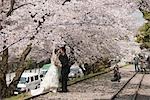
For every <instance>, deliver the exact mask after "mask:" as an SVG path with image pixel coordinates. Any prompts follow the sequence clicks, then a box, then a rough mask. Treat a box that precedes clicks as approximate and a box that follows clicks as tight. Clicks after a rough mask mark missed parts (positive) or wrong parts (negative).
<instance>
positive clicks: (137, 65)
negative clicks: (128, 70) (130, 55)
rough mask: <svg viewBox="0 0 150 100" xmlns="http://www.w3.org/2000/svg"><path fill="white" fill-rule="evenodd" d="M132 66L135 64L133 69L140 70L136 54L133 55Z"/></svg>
mask: <svg viewBox="0 0 150 100" xmlns="http://www.w3.org/2000/svg"><path fill="white" fill-rule="evenodd" d="M133 60H134V66H135V71H140V68H139V57H138V55H135V57H134V59H133Z"/></svg>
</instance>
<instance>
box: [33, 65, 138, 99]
mask: <svg viewBox="0 0 150 100" xmlns="http://www.w3.org/2000/svg"><path fill="white" fill-rule="evenodd" d="M133 68H134V67H133V66H127V67H124V68H121V69H120V71H121V75H122V79H121V82H111V81H110V80H111V78H112V76H113V73H112V72H110V73H107V74H104V75H101V76H97V77H94V78H92V79H89V80H86V81H83V82H80V83H78V84H74V85H72V86H70V87H68V89H69V91H70V92H68V93H48V94H46V95H43V96H39V97H37V98H35V99H34V100H100V99H110V98H111V97H112V95H113V94H114V93H115V92H116V91H118V89H119V88H120V87H121V86H122V85H123V84H125V82H126V81H127V80H128V79H129V78H130V77H131V76H132V75H133V74H134V69H133ZM137 80H138V79H137Z"/></svg>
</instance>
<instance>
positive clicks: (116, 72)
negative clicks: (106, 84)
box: [111, 64, 121, 82]
mask: <svg viewBox="0 0 150 100" xmlns="http://www.w3.org/2000/svg"><path fill="white" fill-rule="evenodd" d="M120 79H121V73H120V71H119V66H118V64H116V65H115V67H114V77H113V79H111V81H112V82H114V81H118V82H120Z"/></svg>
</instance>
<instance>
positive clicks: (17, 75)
mask: <svg viewBox="0 0 150 100" xmlns="http://www.w3.org/2000/svg"><path fill="white" fill-rule="evenodd" d="M31 46H32V43H30V44H29V45H28V46H27V48H26V49H25V50H24V51H23V53H22V55H21V57H20V60H19V61H20V63H19V68H18V69H17V70H16V73H15V77H14V78H13V81H12V82H11V83H10V84H9V87H8V88H9V90H12V91H13V90H14V89H15V88H16V86H17V84H18V82H19V79H20V77H21V75H22V73H23V72H24V70H25V68H26V66H25V63H24V62H25V59H26V57H27V55H28V54H29V53H30V51H31V49H32V47H31Z"/></svg>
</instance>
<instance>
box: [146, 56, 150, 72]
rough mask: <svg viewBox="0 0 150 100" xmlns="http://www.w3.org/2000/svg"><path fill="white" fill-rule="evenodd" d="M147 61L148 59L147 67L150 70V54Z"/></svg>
mask: <svg viewBox="0 0 150 100" xmlns="http://www.w3.org/2000/svg"><path fill="white" fill-rule="evenodd" d="M146 61H147V68H148V69H149V71H150V55H149V56H148V57H147V59H146Z"/></svg>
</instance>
